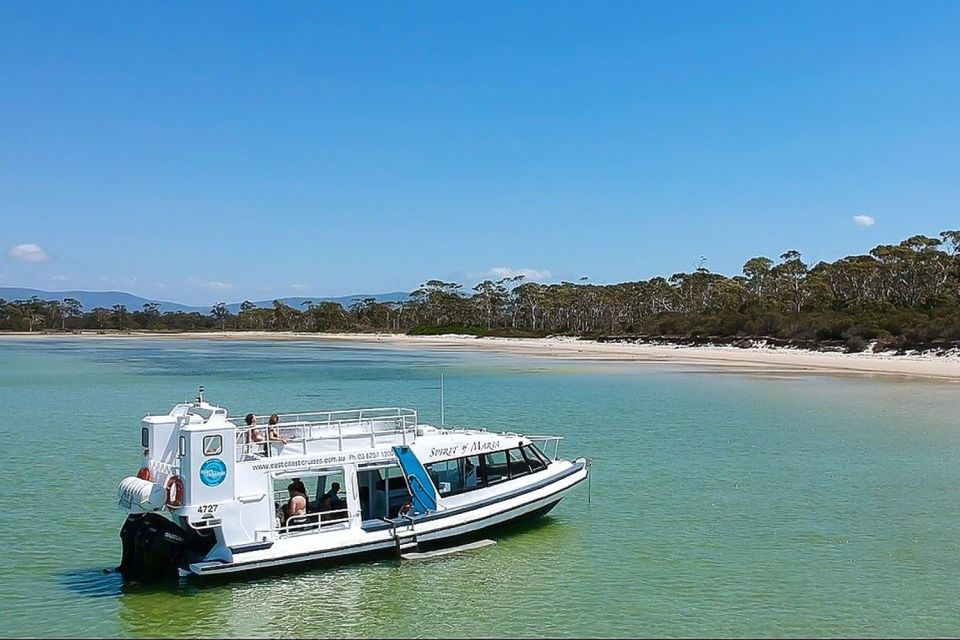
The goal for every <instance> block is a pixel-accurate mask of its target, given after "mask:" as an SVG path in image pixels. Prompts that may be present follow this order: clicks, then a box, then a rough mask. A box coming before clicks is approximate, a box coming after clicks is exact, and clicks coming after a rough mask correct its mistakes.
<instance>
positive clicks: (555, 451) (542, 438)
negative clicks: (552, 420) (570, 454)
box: [524, 436, 563, 460]
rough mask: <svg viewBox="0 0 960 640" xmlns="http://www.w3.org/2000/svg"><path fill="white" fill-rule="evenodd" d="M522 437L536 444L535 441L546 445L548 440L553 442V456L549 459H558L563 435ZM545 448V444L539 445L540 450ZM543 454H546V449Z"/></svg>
mask: <svg viewBox="0 0 960 640" xmlns="http://www.w3.org/2000/svg"><path fill="white" fill-rule="evenodd" d="M524 437H525V438H526V439H527V440H529V441H530V442H533V443H534V444H536V443H537V442H542V443H544V445H546V443H548V442H553V443H554V444H553V458H551V459H552V460H559V459H560V441H561V440H563V436H524ZM546 448H547V447H546V446H544V447H541V450H542V449H546ZM544 455H546V451H544Z"/></svg>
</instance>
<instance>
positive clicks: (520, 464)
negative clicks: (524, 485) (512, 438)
mask: <svg viewBox="0 0 960 640" xmlns="http://www.w3.org/2000/svg"><path fill="white" fill-rule="evenodd" d="M507 456H508V457H509V459H510V477H511V478H519V477H520V476H525V475H528V474H529V473H530V466H529V465H528V464H527V461H526V459H525V458H524V457H523V454H522V453H520V449H510V451H508V452H507Z"/></svg>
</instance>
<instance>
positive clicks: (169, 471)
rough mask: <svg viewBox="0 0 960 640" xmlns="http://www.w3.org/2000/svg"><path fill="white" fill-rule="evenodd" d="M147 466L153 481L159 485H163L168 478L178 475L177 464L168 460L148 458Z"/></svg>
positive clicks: (178, 468)
mask: <svg viewBox="0 0 960 640" xmlns="http://www.w3.org/2000/svg"><path fill="white" fill-rule="evenodd" d="M148 468H149V469H150V474H151V477H152V478H153V480H154V482H156V483H157V484H159V485H160V486H165V485H166V482H167V479H168V478H170V477H172V476H178V475H180V466H179V465H175V464H170V463H169V462H164V461H163V460H157V459H156V458H151V459H150V464H149V467H148Z"/></svg>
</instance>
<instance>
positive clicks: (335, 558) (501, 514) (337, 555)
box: [181, 465, 589, 578]
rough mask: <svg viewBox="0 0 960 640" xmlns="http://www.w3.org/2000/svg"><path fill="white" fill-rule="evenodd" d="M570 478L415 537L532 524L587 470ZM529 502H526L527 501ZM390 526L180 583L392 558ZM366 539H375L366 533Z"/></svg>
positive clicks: (425, 527) (428, 527) (430, 540)
mask: <svg viewBox="0 0 960 640" xmlns="http://www.w3.org/2000/svg"><path fill="white" fill-rule="evenodd" d="M571 471H572V473H569V474H565V475H564V476H563V477H560V478H557V479H556V480H555V481H553V482H551V483H549V484H547V485H545V486H543V487H539V488H538V489H539V490H530V491H528V492H522V493H520V494H519V495H516V496H513V498H512V499H511V500H508V501H505V502H504V504H503V508H498V505H497V504H489V503H487V504H482V505H477V506H476V507H475V508H466V509H459V510H457V512H456V513H455V514H454V515H443V514H442V513H438V514H431V516H429V518H430V519H429V520H428V521H424V522H416V521H415V524H414V531H415V532H416V536H417V539H418V543H419V545H421V546H422V547H426V548H429V547H436V546H439V545H443V544H447V543H449V542H453V541H455V540H464V539H468V538H471V537H474V536H476V535H478V534H480V533H487V532H489V531H490V530H492V529H494V528H499V527H505V526H508V525H514V524H517V523H520V522H523V521H529V520H533V519H535V518H539V517H541V516H543V515H546V514H547V513H549V512H550V511H551V510H552V509H553V508H554V507H556V506H557V504H559V503H560V501H561V500H562V499H563V498H564V496H565V495H566V494H567V493H568V492H570V491H571V490H572V489H573V488H575V487H576V486H578V485H579V484H581V483H582V482H583V481H584V480H586V479H587V476H588V473H589V469H588V468H587V467H586V465H578V466H577V467H576V468H575V469H571ZM525 498H528V499H525ZM390 528H391V526H390V525H387V524H386V523H385V524H384V525H383V526H382V527H378V529H380V532H381V535H380V536H379V537H378V538H377V539H372V540H370V541H369V542H358V543H356V544H350V545H347V546H342V547H339V548H331V549H324V550H318V551H313V552H306V553H299V554H293V555H286V556H282V555H281V556H275V557H270V558H262V559H256V560H250V561H244V560H240V561H235V562H232V563H222V564H221V563H199V564H195V565H190V568H189V570H188V571H187V570H181V576H182V577H191V578H192V577H200V578H208V577H214V576H227V575H234V574H237V573H241V572H242V573H247V572H258V573H260V572H268V571H275V570H277V569H280V568H283V569H284V570H289V569H292V568H305V567H306V566H318V565H329V564H334V563H341V562H349V561H353V560H357V559H361V558H368V557H371V556H376V555H386V554H390V555H396V553H397V542H396V540H395V539H394V538H393V537H392V536H391V535H390V534H389V529H390ZM367 533H368V534H369V535H370V537H371V538H372V537H374V535H376V533H375V532H374V533H371V532H369V531H368V532H367Z"/></svg>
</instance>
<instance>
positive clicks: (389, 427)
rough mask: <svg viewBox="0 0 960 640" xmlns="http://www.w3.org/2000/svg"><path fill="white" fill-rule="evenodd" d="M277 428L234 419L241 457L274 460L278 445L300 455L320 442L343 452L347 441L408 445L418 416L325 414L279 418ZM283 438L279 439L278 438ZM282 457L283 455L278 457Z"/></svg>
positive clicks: (397, 411)
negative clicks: (388, 439) (331, 442)
mask: <svg viewBox="0 0 960 640" xmlns="http://www.w3.org/2000/svg"><path fill="white" fill-rule="evenodd" d="M277 417H278V418H279V421H278V423H277V424H274V425H269V424H266V423H267V422H268V420H269V418H268V417H267V416H257V424H255V425H253V426H249V427H248V426H247V425H246V423H245V422H244V419H243V418H230V419H229V420H230V422H232V423H233V424H234V427H235V428H236V433H237V438H236V446H237V451H238V453H240V454H250V455H255V456H271V455H274V454H275V451H274V447H273V446H271V445H275V444H277V443H281V442H282V443H283V444H285V446H289V445H299V446H298V447H296V448H299V449H300V451H299V452H296V453H298V454H304V455H305V454H307V453H309V444H310V443H311V442H316V441H318V440H336V441H337V450H338V451H343V445H344V442H345V441H351V442H355V441H356V440H358V439H369V441H370V447H376V446H377V438H378V437H380V438H381V439H382V438H383V437H384V436H390V437H391V438H394V442H395V441H396V436H400V443H401V444H404V445H407V444H410V443H412V442H413V441H414V440H416V436H417V412H416V411H415V410H413V409H401V408H376V409H350V410H346V411H321V412H302V413H286V414H278V416H277ZM273 434H277V435H279V436H280V439H278V438H277V437H276V436H275V435H273ZM278 455H279V454H278Z"/></svg>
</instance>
